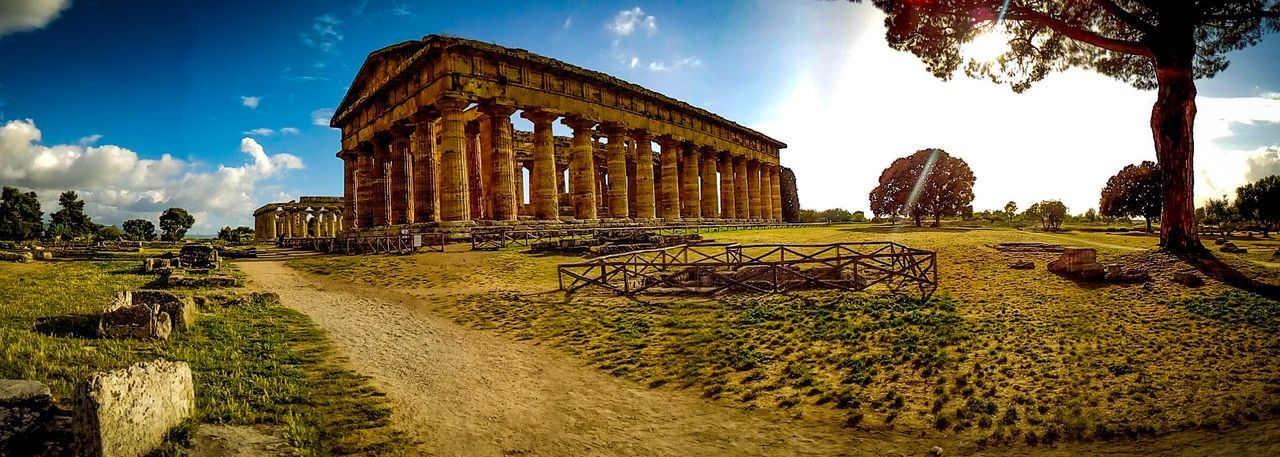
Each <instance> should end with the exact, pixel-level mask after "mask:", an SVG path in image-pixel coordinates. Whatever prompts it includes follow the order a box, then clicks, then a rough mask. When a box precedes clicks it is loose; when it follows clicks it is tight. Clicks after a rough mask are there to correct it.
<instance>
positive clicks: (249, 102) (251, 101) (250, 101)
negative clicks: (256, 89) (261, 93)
mask: <svg viewBox="0 0 1280 457" xmlns="http://www.w3.org/2000/svg"><path fill="white" fill-rule="evenodd" d="M261 101H262V97H247V96H243V95H241V96H240V104H241V105H244V107H245V108H249V109H258V102H261Z"/></svg>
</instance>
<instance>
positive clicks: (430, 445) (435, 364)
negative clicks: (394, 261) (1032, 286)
mask: <svg viewBox="0 0 1280 457" xmlns="http://www.w3.org/2000/svg"><path fill="white" fill-rule="evenodd" d="M239 266H240V268H241V269H243V270H244V271H245V272H247V273H248V274H249V276H250V278H251V279H252V281H253V283H254V287H256V288H261V289H265V290H270V291H274V292H277V293H279V294H280V297H281V300H282V301H283V303H284V305H286V306H289V307H292V308H294V309H297V310H299V311H302V312H304V313H306V314H307V315H308V316H310V317H311V318H312V319H313V320H315V321H316V323H317V324H319V325H320V326H321V327H323V328H325V329H326V330H327V331H328V332H329V333H330V335H331V336H332V338H333V339H334V340H335V342H336V343H337V345H338V346H339V348H340V349H341V350H342V351H343V352H344V353H345V355H347V356H348V357H349V358H350V359H351V362H352V364H353V365H354V368H355V369H357V370H358V371H360V372H362V373H365V374H368V375H370V376H372V377H373V378H374V379H375V382H376V384H377V385H378V386H379V387H380V388H382V389H384V390H385V391H386V392H387V393H388V397H389V398H390V399H391V401H392V405H393V407H394V409H395V417H394V419H393V421H394V423H395V424H396V426H397V427H399V428H400V429H402V430H403V431H405V432H406V433H407V434H408V435H409V436H410V437H411V438H412V439H414V440H415V441H417V442H418V443H417V446H418V448H417V449H415V450H413V452H412V453H413V454H414V455H418V454H427V455H538V456H542V455H547V456H558V455H646V456H648V455H681V456H683V455H859V456H860V455H877V456H893V455H900V456H915V455H925V452H926V451H927V450H928V449H929V448H930V447H932V446H933V445H935V444H940V445H941V446H942V447H943V448H945V449H947V453H946V455H1033V454H1034V455H1076V454H1089V455H1114V456H1119V455H1150V454H1151V453H1157V454H1162V455H1224V456H1226V455H1259V454H1257V453H1258V452H1260V451H1261V452H1262V453H1263V454H1267V453H1268V452H1276V451H1280V448H1277V447H1276V446H1274V445H1272V444H1271V443H1274V442H1275V441H1273V440H1271V439H1268V438H1267V437H1276V436H1280V433H1278V431H1277V429H1278V428H1280V426H1277V424H1276V423H1274V422H1272V423H1262V424H1256V425H1255V426H1253V427H1250V428H1249V429H1245V430H1240V431H1237V432H1233V433H1231V434H1225V435H1220V434H1215V433H1205V432H1188V433H1182V434H1177V435H1173V436H1167V437H1163V438H1161V439H1158V440H1156V441H1148V440H1142V441H1139V442H1131V443H1126V444H1122V445H1118V444H1115V443H1083V444H1080V445H1072V446H1067V447H1061V446H1060V447H1057V448H1052V449H1045V448H1042V447H1041V448H1026V447H1022V446H1015V447H1013V448H1003V449H1001V448H997V449H991V450H985V451H978V450H977V449H975V448H974V447H973V445H972V444H971V443H954V442H953V443H946V442H941V441H937V440H932V439H914V438H909V437H906V436H904V435H902V434H897V433H869V432H864V431H857V432H855V431H851V430H848V429H842V428H839V427H837V426H835V425H833V424H825V423H814V422H812V421H806V420H790V419H789V418H787V417H785V416H781V415H776V414H773V413H769V412H764V411H746V410H742V409H738V408H732V407H729V406H724V405H720V404H717V403H714V402H710V401H704V400H702V399H700V398H698V397H697V396H696V395H693V394H690V393H689V392H683V391H674V390H668V389H650V388H646V387H644V386H640V385H638V384H635V383H632V382H629V381H624V380H621V379H618V378H613V377H610V376H608V375H606V374H604V373H602V372H600V371H598V370H595V369H593V368H591V367H588V366H585V365H584V364H582V362H580V361H577V360H575V359H572V358H569V357H567V356H565V355H562V354H560V353H557V352H554V351H553V350H550V349H547V348H543V347H539V346H535V345H532V344H529V343H525V342H519V341H512V340H509V339H506V338H503V337H501V336H497V335H495V334H492V333H488V332H484V331H480V330H474V329H468V328H464V327H461V326H459V325H457V324H455V323H453V322H452V321H449V320H446V319H442V318H440V317H437V316H435V315H433V314H430V313H428V312H426V311H422V310H421V307H419V306H415V305H414V299H412V298H411V297H409V296H408V295H403V294H398V293H395V292H390V291H377V290H372V289H370V288H361V287H359V286H352V285H347V284H340V283H336V282H332V281H328V280H324V279H321V278H318V277H314V276H308V275H304V274H302V273H299V272H297V271H295V270H292V269H290V268H287V267H285V266H283V264H280V263H277V262H252V263H250V262H245V263H240V264H239ZM1231 435H1236V436H1234V438H1233V437H1232V436H1231ZM1242 435H1243V436H1242ZM1268 455H1269V454H1268Z"/></svg>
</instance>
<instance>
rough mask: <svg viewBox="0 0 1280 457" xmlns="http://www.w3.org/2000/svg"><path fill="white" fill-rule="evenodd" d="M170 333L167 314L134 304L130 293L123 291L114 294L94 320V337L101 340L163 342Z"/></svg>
mask: <svg viewBox="0 0 1280 457" xmlns="http://www.w3.org/2000/svg"><path fill="white" fill-rule="evenodd" d="M172 332H173V323H172V321H171V319H170V318H169V314H168V313H164V312H161V311H160V307H159V306H158V305H155V304H147V303H134V302H133V293H131V292H127V291H126V292H120V293H118V294H116V299H115V300H114V301H112V302H111V303H110V304H109V305H107V307H106V309H105V310H103V312H102V319H101V320H99V321H98V334H99V335H101V336H102V337H104V338H134V339H140V340H147V339H159V340H167V339H169V334H170V333H172Z"/></svg>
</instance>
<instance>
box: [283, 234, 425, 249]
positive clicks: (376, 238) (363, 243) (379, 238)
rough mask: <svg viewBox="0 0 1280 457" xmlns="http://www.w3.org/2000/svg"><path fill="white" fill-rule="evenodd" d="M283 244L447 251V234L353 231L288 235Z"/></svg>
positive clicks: (310, 247) (289, 245) (299, 246)
mask: <svg viewBox="0 0 1280 457" xmlns="http://www.w3.org/2000/svg"><path fill="white" fill-rule="evenodd" d="M280 245H281V246H285V247H289V248H294V249H306V250H310V251H319V252H326V253H334V254H410V253H413V252H415V251H417V250H418V249H428V250H432V251H438V252H444V245H445V234H443V233H413V234H400V235H352V236H337V237H324V238H285V239H284V240H283V241H282V242H281V243H280Z"/></svg>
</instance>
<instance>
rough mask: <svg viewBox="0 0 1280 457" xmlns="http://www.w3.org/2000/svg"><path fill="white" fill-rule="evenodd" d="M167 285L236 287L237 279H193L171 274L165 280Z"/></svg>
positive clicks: (203, 277) (225, 277)
mask: <svg viewBox="0 0 1280 457" xmlns="http://www.w3.org/2000/svg"><path fill="white" fill-rule="evenodd" d="M165 285H167V286H169V287H235V285H236V278H233V277H231V276H200V277H192V276H186V275H180V274H171V275H169V277H168V278H167V279H166V280H165Z"/></svg>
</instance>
